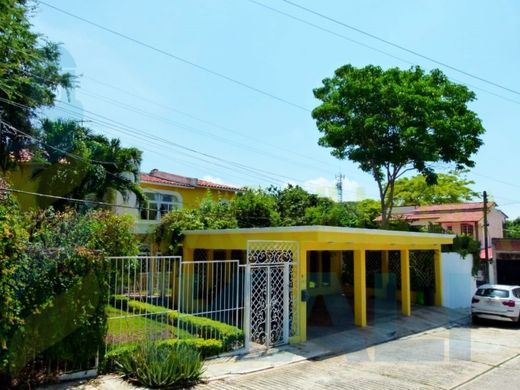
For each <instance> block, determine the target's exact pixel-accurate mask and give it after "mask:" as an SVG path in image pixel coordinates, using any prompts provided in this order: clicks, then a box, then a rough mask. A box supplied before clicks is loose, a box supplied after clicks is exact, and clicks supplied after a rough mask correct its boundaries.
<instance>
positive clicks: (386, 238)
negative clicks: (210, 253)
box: [183, 226, 455, 250]
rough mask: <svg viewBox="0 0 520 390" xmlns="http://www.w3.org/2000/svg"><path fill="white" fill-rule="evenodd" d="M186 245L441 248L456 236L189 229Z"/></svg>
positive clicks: (335, 230) (357, 230)
mask: <svg viewBox="0 0 520 390" xmlns="http://www.w3.org/2000/svg"><path fill="white" fill-rule="evenodd" d="M183 233H184V235H185V238H184V246H185V247H190V248H201V249H246V248H247V241H250V240H272V241H279V240H280V241H297V242H299V243H300V246H301V247H303V248H305V249H307V250H351V249H363V248H364V249H367V250H392V249H395V250H399V249H410V250H414V249H416V250H419V249H439V248H440V245H441V244H451V243H452V242H453V238H454V237H455V236H454V235H452V234H438V233H417V232H402V231H395V230H380V229H360V228H348V227H335V226H291V227H269V228H247V229H222V230H187V231H184V232H183Z"/></svg>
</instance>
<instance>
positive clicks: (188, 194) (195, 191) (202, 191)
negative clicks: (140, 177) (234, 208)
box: [141, 182, 235, 208]
mask: <svg viewBox="0 0 520 390" xmlns="http://www.w3.org/2000/svg"><path fill="white" fill-rule="evenodd" d="M141 188H142V189H143V190H144V191H146V189H147V188H149V189H153V190H158V191H160V190H163V191H169V192H177V193H178V194H180V195H181V197H182V207H183V208H197V207H199V205H200V202H201V201H202V199H204V197H205V196H206V195H207V194H208V192H209V193H211V195H212V197H213V199H214V200H218V199H226V200H231V199H233V198H234V196H235V193H234V192H232V191H222V190H216V189H207V188H183V187H172V186H168V185H161V184H153V183H145V182H142V183H141Z"/></svg>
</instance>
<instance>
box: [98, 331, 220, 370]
mask: <svg viewBox="0 0 520 390" xmlns="http://www.w3.org/2000/svg"><path fill="white" fill-rule="evenodd" d="M156 344H157V345H159V346H161V347H165V348H173V347H176V346H178V345H187V346H189V347H191V348H194V349H196V350H197V352H199V354H200V356H201V358H207V357H210V356H215V355H218V353H219V352H221V351H222V341H220V340H215V339H207V340H204V339H198V338H191V339H166V340H160V341H157V342H156ZM138 347H139V344H138V343H128V344H118V345H115V346H113V347H111V348H110V349H109V350H108V351H107V352H106V353H105V355H104V358H103V360H102V361H101V363H100V365H99V368H98V370H99V372H104V373H105V372H113V371H119V370H120V367H119V366H118V365H117V362H119V361H121V360H122V359H126V358H127V356H131V355H133V354H134V353H135V351H136V350H137V348H138Z"/></svg>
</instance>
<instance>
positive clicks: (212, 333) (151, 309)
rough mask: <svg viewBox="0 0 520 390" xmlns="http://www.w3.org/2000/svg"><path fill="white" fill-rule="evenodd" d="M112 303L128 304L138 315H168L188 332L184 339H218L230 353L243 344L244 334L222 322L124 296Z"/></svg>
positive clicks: (129, 308)
mask: <svg viewBox="0 0 520 390" xmlns="http://www.w3.org/2000/svg"><path fill="white" fill-rule="evenodd" d="M112 301H113V302H114V306H115V307H121V306H120V305H121V302H122V304H123V305H124V304H126V308H127V310H129V311H130V312H136V313H149V314H159V313H165V312H166V313H167V316H168V318H169V319H170V323H173V324H175V325H176V326H177V327H178V328H181V329H184V330H186V331H187V332H181V333H182V334H180V335H181V336H184V337H198V338H202V339H212V338H214V339H218V340H221V342H222V347H223V349H222V350H220V351H219V352H221V351H229V350H231V349H232V348H233V347H234V346H235V345H236V344H239V343H241V342H243V340H244V332H243V331H242V330H240V329H239V328H237V327H236V326H232V325H228V324H225V323H223V322H220V321H215V320H212V319H209V318H206V317H199V316H194V315H191V314H180V313H179V312H178V311H176V310H169V309H166V308H164V307H162V306H156V305H152V304H150V303H146V302H140V301H136V300H133V299H128V298H127V297H124V296H119V295H117V296H113V297H112Z"/></svg>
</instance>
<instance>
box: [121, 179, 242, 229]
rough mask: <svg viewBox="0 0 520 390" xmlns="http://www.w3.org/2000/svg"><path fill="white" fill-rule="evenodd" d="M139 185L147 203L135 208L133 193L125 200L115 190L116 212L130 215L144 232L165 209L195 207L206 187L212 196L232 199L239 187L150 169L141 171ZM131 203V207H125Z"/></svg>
mask: <svg viewBox="0 0 520 390" xmlns="http://www.w3.org/2000/svg"><path fill="white" fill-rule="evenodd" d="M140 186H141V188H142V189H143V191H144V193H145V196H146V197H147V198H148V201H149V203H148V207H147V208H142V209H137V208H132V207H135V206H136V204H137V203H136V197H135V195H133V194H132V195H130V197H129V198H128V199H127V200H126V201H125V200H123V198H122V197H121V195H119V194H118V199H117V204H118V205H122V206H123V207H116V212H117V213H118V214H130V215H133V216H134V217H135V219H136V221H137V225H136V233H137V234H146V233H150V232H151V231H153V229H154V227H155V226H156V225H157V224H158V223H159V221H160V220H161V216H162V215H164V214H166V213H167V212H169V211H171V210H174V209H180V208H197V207H198V206H199V205H200V202H201V201H202V199H203V198H204V197H205V196H206V195H207V193H208V191H209V192H210V193H211V195H212V196H213V198H214V199H215V200H217V199H220V200H221V201H229V200H231V199H232V198H233V197H234V196H235V195H236V193H237V192H240V191H241V189H240V188H237V187H233V186H229V185H225V184H218V183H213V182H209V181H206V180H201V179H196V178H193V177H185V176H180V175H176V174H173V173H168V172H162V171H159V170H158V169H153V170H152V171H150V173H141V175H140ZM126 206H131V207H126Z"/></svg>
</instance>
